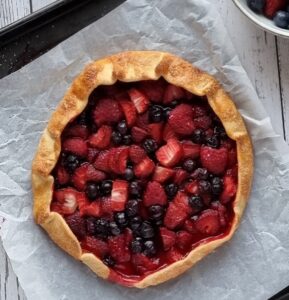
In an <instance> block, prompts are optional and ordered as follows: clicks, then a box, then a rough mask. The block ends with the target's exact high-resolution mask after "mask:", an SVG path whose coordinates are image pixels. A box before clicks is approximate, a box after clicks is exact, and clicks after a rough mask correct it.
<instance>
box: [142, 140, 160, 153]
mask: <svg viewBox="0 0 289 300" xmlns="http://www.w3.org/2000/svg"><path fill="white" fill-rule="evenodd" d="M142 146H143V148H144V149H145V151H146V153H148V154H150V153H154V152H155V151H156V150H157V149H158V144H157V142H156V141H155V140H154V139H146V140H145V141H144V142H143V145H142Z"/></svg>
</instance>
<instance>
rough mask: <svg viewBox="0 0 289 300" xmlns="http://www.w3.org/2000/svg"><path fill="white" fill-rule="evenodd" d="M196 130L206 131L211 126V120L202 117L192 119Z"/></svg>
mask: <svg viewBox="0 0 289 300" xmlns="http://www.w3.org/2000/svg"><path fill="white" fill-rule="evenodd" d="M194 125H195V126H196V128H200V129H203V130H207V129H209V128H210V126H211V125H212V119H211V118H210V117H209V116H202V117H198V118H195V119H194Z"/></svg>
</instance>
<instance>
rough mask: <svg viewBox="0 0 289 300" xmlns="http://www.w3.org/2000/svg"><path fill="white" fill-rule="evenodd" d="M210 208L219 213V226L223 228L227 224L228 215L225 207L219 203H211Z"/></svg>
mask: <svg viewBox="0 0 289 300" xmlns="http://www.w3.org/2000/svg"><path fill="white" fill-rule="evenodd" d="M211 208H212V209H214V210H216V211H217V212H218V213H219V218H220V224H221V226H222V227H225V226H226V225H227V223H228V214H227V208H226V206H224V205H223V204H221V203H220V202H219V201H214V202H212V203H211Z"/></svg>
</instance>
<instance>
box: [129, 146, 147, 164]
mask: <svg viewBox="0 0 289 300" xmlns="http://www.w3.org/2000/svg"><path fill="white" fill-rule="evenodd" d="M146 156H147V155H146V152H145V150H144V149H143V148H142V147H140V146H137V145H132V146H130V147H129V158H130V160H131V161H132V162H133V163H135V164H138V163H140V162H141V161H142V160H143V159H144V158H146Z"/></svg>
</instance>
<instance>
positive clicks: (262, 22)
mask: <svg viewBox="0 0 289 300" xmlns="http://www.w3.org/2000/svg"><path fill="white" fill-rule="evenodd" d="M233 2H234V3H235V4H236V6H237V7H238V8H239V9H240V10H241V12H242V13H243V14H244V15H245V16H247V17H248V18H249V19H250V20H251V21H252V22H254V23H255V24H256V25H258V26H259V27H261V28H263V29H265V30H266V31H268V32H271V33H273V34H275V35H278V36H281V37H285V38H289V29H282V28H279V27H277V26H276V25H275V24H274V23H273V21H271V20H269V19H267V18H266V17H264V16H263V15H258V14H256V13H255V12H253V11H252V10H251V9H250V8H249V7H248V5H247V1H246V0H233Z"/></svg>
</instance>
